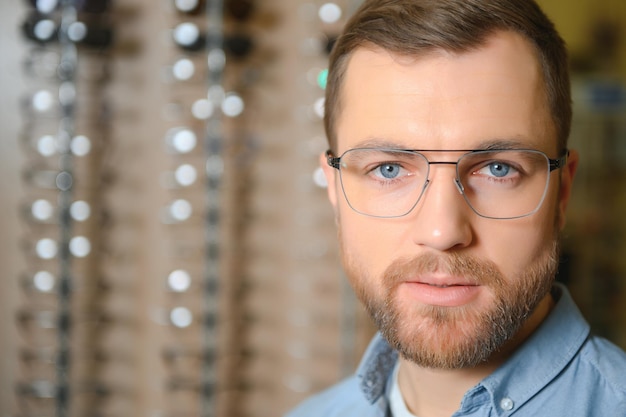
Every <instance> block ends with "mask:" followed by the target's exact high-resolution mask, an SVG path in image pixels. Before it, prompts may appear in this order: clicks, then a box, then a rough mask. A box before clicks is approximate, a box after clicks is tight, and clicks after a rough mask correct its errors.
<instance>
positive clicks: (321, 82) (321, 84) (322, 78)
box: [317, 69, 328, 90]
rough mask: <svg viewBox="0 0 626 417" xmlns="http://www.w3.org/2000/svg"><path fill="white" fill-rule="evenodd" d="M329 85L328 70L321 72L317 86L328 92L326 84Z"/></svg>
mask: <svg viewBox="0 0 626 417" xmlns="http://www.w3.org/2000/svg"><path fill="white" fill-rule="evenodd" d="M327 83H328V69H324V70H321V71H320V73H319V74H318V76H317V85H318V86H319V87H320V88H321V89H322V90H326V84H327Z"/></svg>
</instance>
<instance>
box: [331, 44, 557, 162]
mask: <svg viewBox="0 0 626 417" xmlns="http://www.w3.org/2000/svg"><path fill="white" fill-rule="evenodd" d="M341 94H342V97H341V103H342V106H341V113H340V115H339V118H338V120H337V138H338V148H339V150H346V149H349V148H352V147H357V146H358V145H359V143H360V142H362V141H372V139H375V140H377V139H380V140H383V141H388V142H391V143H395V142H397V145H398V146H399V147H407V148H413V149H474V148H476V147H477V146H479V145H480V143H481V142H484V141H494V140H519V141H521V142H522V143H521V145H526V146H528V147H533V148H537V149H542V150H545V151H551V150H552V149H553V148H554V149H556V139H555V134H554V131H553V130H554V129H553V126H552V123H550V114H549V111H548V106H547V100H546V94H545V88H544V83H543V78H542V73H541V68H540V64H539V62H538V59H537V55H536V53H535V50H534V49H533V47H532V46H531V45H530V44H529V42H528V41H526V40H525V39H524V38H522V37H521V36H520V35H517V34H515V33H512V32H497V33H496V34H494V35H492V36H491V37H489V38H488V39H487V40H486V42H485V44H484V45H482V46H480V47H477V48H476V49H474V50H471V51H468V52H463V53H451V52H446V51H441V50H436V51H433V52H429V53H427V54H425V55H423V56H418V57H414V56H401V55H398V54H394V53H391V52H389V51H386V50H383V49H381V48H378V47H374V46H371V47H361V48H358V49H357V50H355V51H354V52H353V55H352V56H351V57H350V60H349V62H348V65H347V68H346V74H345V80H344V86H343V90H342V93H341Z"/></svg>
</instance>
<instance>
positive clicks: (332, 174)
mask: <svg viewBox="0 0 626 417" xmlns="http://www.w3.org/2000/svg"><path fill="white" fill-rule="evenodd" d="M320 166H321V167H322V171H324V176H326V182H327V184H328V187H327V189H326V191H327V192H328V200H330V204H332V206H333V209H334V210H335V213H336V212H337V177H336V175H337V170H336V169H335V168H333V167H331V166H330V165H328V162H327V160H326V152H322V153H321V154H320Z"/></svg>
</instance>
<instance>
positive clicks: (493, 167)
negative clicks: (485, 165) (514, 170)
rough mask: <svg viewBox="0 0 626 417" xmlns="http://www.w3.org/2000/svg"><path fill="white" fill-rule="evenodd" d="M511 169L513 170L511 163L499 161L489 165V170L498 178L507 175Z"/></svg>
mask: <svg viewBox="0 0 626 417" xmlns="http://www.w3.org/2000/svg"><path fill="white" fill-rule="evenodd" d="M510 170H511V167H510V166H509V165H506V164H502V163H499V162H495V163H493V164H490V165H489V172H490V173H491V174H492V175H493V176H494V177H498V178H502V177H505V176H507V175H508V173H509V171H510Z"/></svg>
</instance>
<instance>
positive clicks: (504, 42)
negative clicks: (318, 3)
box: [322, 32, 576, 368]
mask: <svg viewBox="0 0 626 417" xmlns="http://www.w3.org/2000/svg"><path fill="white" fill-rule="evenodd" d="M336 129H337V138H338V142H337V149H335V154H336V155H338V156H339V155H341V154H343V152H345V151H346V150H349V149H353V148H359V147H371V146H385V147H393V148H400V149H420V150H438V151H441V150H471V149H480V148H484V147H485V146H486V145H487V144H490V143H494V142H499V141H502V142H506V143H508V144H514V145H515V146H519V147H521V148H529V149H536V150H540V151H543V152H545V153H546V154H547V155H548V156H549V157H550V158H556V157H558V156H559V155H557V145H556V138H555V133H554V128H553V126H552V124H551V121H550V114H549V111H548V109H547V105H546V98H545V93H544V87H543V80H542V76H541V71H540V68H539V64H538V62H537V60H536V58H535V55H534V53H533V50H532V47H531V46H530V45H529V44H528V43H527V42H526V41H525V40H524V39H523V38H521V37H519V36H518V35H515V34H512V33H508V32H500V33H497V34H495V35H493V36H491V38H490V39H489V41H488V42H487V43H486V44H485V45H484V46H482V47H480V48H479V49H477V50H475V51H471V52H467V53H462V54H450V53H446V52H443V51H438V52H434V53H431V54H428V55H425V56H422V57H419V58H411V57H401V56H397V55H393V54H390V53H389V52H387V51H384V50H382V49H379V48H374V47H372V48H360V49H357V50H356V51H355V52H354V54H353V55H352V57H351V58H350V61H349V63H348V67H347V71H346V77H345V82H344V86H343V89H342V97H341V113H340V114H339V117H338V121H337V126H336ZM424 153H425V154H426V155H427V156H428V158H429V159H431V160H436V161H450V162H455V161H456V159H457V158H458V157H459V156H460V154H461V153H459V152H450V153H448V152H433V153H430V154H429V153H428V152H424ZM322 166H323V167H324V169H325V172H326V175H327V178H328V180H329V181H328V182H329V189H328V192H329V197H330V200H331V203H332V204H333V206H334V208H335V212H336V215H337V221H338V226H339V236H340V241H341V249H342V258H343V262H344V267H345V269H346V272H347V275H348V277H349V279H350V281H351V283H352V285H353V287H354V288H355V291H356V293H357V295H358V296H359V298H360V299H361V301H362V302H363V303H364V304H365V306H366V307H367V309H368V311H369V312H370V314H371V315H372V317H373V318H374V320H375V321H376V323H377V325H378V326H379V328H380V330H381V331H382V332H383V334H384V335H385V336H386V337H387V339H388V340H389V341H390V343H391V344H392V345H394V347H396V348H397V349H398V350H399V351H400V352H401V353H402V355H403V356H404V357H405V358H407V359H409V360H412V361H414V362H416V363H417V364H419V365H422V366H428V367H434V368H461V367H469V366H475V365H477V364H479V363H481V362H483V361H485V360H487V359H489V357H490V356H491V355H492V353H493V352H495V351H496V350H497V349H498V348H500V347H501V346H502V345H503V344H504V343H505V342H507V340H509V339H510V338H511V337H513V336H514V335H515V334H516V333H517V332H519V331H520V328H521V327H520V326H522V325H523V324H524V323H528V322H531V321H532V320H527V319H528V318H529V317H531V318H532V315H533V313H535V312H536V311H538V309H537V310H535V307H536V306H537V305H539V304H540V303H545V302H546V301H547V300H548V297H549V295H548V291H549V288H550V285H551V282H552V280H553V276H554V273H555V269H556V259H557V244H556V242H557V235H558V232H559V229H560V228H561V227H562V223H563V218H564V216H563V214H564V211H565V207H566V205H567V200H568V198H569V192H570V187H571V178H572V176H573V173H574V170H575V166H576V157H575V155H574V156H573V157H572V158H571V159H570V162H569V163H568V166H567V167H566V168H564V169H562V170H561V171H562V173H559V171H554V172H553V173H552V175H551V178H550V180H549V189H548V194H547V196H546V198H545V200H544V202H543V204H542V206H541V208H540V209H539V210H538V211H537V212H536V213H534V214H533V215H531V216H528V217H524V218H519V219H514V220H494V219H486V218H482V217H479V216H478V215H476V214H475V213H474V212H473V211H472V210H471V208H470V207H469V206H468V205H467V203H466V202H465V200H464V199H463V196H462V195H461V194H460V192H459V190H458V189H457V187H456V186H455V184H454V179H455V175H456V171H455V169H454V165H449V164H443V165H431V171H430V175H429V179H430V184H429V186H428V187H427V189H426V191H425V193H424V195H423V196H422V198H421V200H420V201H419V203H418V204H417V206H416V207H415V208H414V209H413V210H412V211H411V212H410V213H409V214H408V215H406V216H404V217H399V218H375V217H368V216H364V215H362V214H359V213H356V212H355V211H353V210H352V209H351V208H350V207H349V206H348V204H347V202H346V200H345V198H344V196H343V193H342V190H341V184H340V182H339V175H338V172H337V171H336V170H334V169H333V168H330V167H328V166H326V164H325V161H323V162H322ZM560 174H561V176H562V178H561V181H559V175H560ZM496 204H497V202H496ZM537 314H538V313H537ZM535 321H536V320H535Z"/></svg>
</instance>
